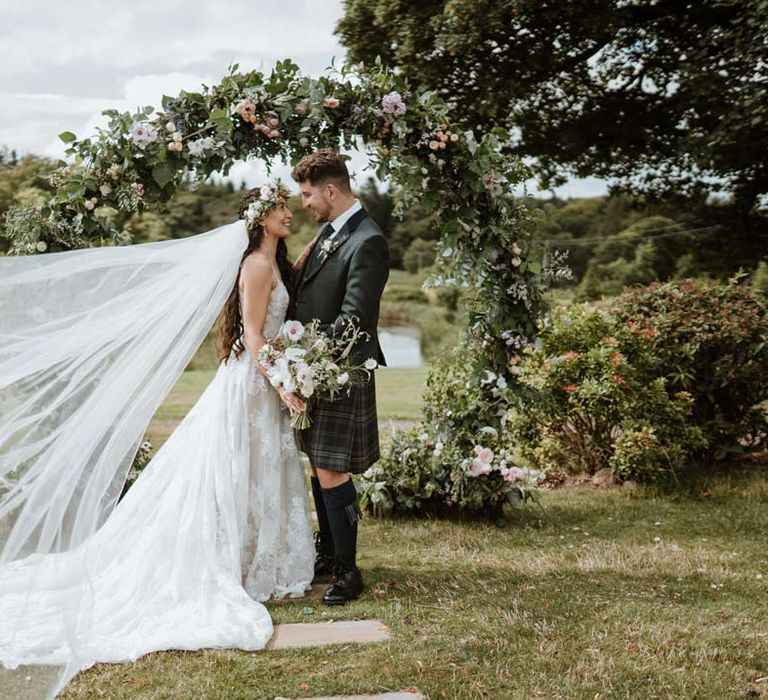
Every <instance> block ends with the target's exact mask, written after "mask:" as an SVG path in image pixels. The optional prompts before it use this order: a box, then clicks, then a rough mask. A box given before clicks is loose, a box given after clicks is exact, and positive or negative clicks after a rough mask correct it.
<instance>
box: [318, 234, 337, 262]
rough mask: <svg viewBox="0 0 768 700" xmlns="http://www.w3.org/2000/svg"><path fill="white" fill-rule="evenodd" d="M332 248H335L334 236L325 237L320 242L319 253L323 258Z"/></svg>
mask: <svg viewBox="0 0 768 700" xmlns="http://www.w3.org/2000/svg"><path fill="white" fill-rule="evenodd" d="M334 250H336V238H326V239H325V240H324V241H323V242H322V243H321V244H320V255H321V257H323V258H327V257H328V256H329V255H330V254H331V253H332V252H333V251H334Z"/></svg>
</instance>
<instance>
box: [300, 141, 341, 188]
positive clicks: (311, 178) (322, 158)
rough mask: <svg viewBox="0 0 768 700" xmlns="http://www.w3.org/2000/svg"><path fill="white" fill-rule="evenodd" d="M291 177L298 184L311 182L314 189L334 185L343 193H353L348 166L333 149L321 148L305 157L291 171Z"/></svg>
mask: <svg viewBox="0 0 768 700" xmlns="http://www.w3.org/2000/svg"><path fill="white" fill-rule="evenodd" d="M291 177H292V178H293V179H294V180H296V182H309V184H310V185H312V187H316V186H318V185H320V186H324V185H327V184H329V183H333V184H334V185H336V187H338V188H339V189H340V190H341V191H342V192H351V191H352V187H351V185H350V184H349V171H348V170H347V164H346V163H345V162H344V159H343V158H342V157H341V156H340V155H339V154H338V153H337V152H336V151H334V150H333V149H332V148H321V149H320V150H319V151H315V152H314V153H310V154H309V155H308V156H304V157H303V158H302V159H301V160H300V161H299V162H298V163H297V164H296V166H295V167H294V169H293V170H292V171H291Z"/></svg>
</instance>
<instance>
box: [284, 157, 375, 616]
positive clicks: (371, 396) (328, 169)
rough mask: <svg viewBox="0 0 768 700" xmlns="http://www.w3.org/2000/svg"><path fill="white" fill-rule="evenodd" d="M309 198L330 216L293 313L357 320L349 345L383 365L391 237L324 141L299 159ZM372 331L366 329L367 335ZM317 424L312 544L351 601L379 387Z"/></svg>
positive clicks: (301, 275) (296, 174)
mask: <svg viewBox="0 0 768 700" xmlns="http://www.w3.org/2000/svg"><path fill="white" fill-rule="evenodd" d="M291 175H292V177H293V179H294V180H296V182H297V183H298V184H299V189H300V191H301V201H302V205H303V206H304V207H305V208H306V209H309V210H310V211H312V213H313V214H314V216H315V220H316V221H317V222H318V223H321V224H324V225H323V227H322V228H321V229H320V231H319V233H318V235H317V236H316V237H315V240H314V241H313V244H311V248H309V250H311V252H309V254H308V255H307V256H306V257H305V256H304V255H302V257H303V258H304V261H303V265H301V260H300V261H299V264H300V265H301V266H300V268H299V272H298V279H297V285H296V311H295V314H294V317H295V318H296V319H297V320H298V321H301V322H302V323H309V322H310V321H312V320H313V319H319V320H320V322H321V324H323V325H322V326H321V327H322V328H323V330H325V331H327V332H330V333H333V334H339V333H341V332H342V331H343V330H344V327H345V326H346V324H347V323H349V322H350V320H351V319H354V322H355V323H356V324H357V325H358V326H359V327H360V329H361V330H363V331H365V332H366V333H367V334H368V338H367V339H363V340H361V341H360V342H359V343H358V344H357V345H356V347H355V348H354V349H353V351H352V353H351V358H352V360H353V361H355V362H357V363H360V364H362V363H363V362H365V360H367V359H368V358H370V357H372V358H374V359H375V360H376V361H377V362H378V363H379V364H380V365H384V364H385V362H384V356H383V355H382V353H381V347H380V346H379V338H378V335H377V332H376V328H377V324H378V320H379V302H380V300H381V293H382V291H383V290H384V285H385V284H386V282H387V277H388V276H389V248H388V246H387V241H386V239H385V238H384V235H383V234H382V232H381V229H380V228H379V227H378V226H377V225H376V222H375V221H373V220H372V219H371V218H370V217H369V216H368V214H367V213H366V211H365V210H364V209H363V208H362V206H361V205H360V202H359V201H358V200H357V199H355V197H354V195H353V194H352V189H351V187H350V183H349V172H348V171H347V166H346V165H345V163H344V161H343V160H342V158H341V156H339V154H338V153H336V152H335V151H333V150H331V149H323V150H320V151H317V152H315V153H312V154H311V155H308V156H305V157H304V158H302V159H301V160H300V161H299V163H298V164H297V165H296V167H295V168H294V169H293V172H292V173H291ZM364 338H365V337H364ZM309 415H310V418H311V420H312V424H311V425H310V427H309V428H307V429H306V430H301V431H298V439H299V445H300V446H301V449H302V450H303V451H304V452H305V453H306V454H307V456H308V457H309V461H310V464H311V466H312V495H313V496H314V500H315V510H316V511H317V519H318V525H319V529H320V532H319V533H318V534H317V538H316V540H315V546H316V549H317V558H316V560H315V580H319V579H321V578H322V577H327V576H330V575H332V576H333V583H332V584H331V586H330V588H328V590H327V591H326V592H325V595H324V596H323V602H324V603H325V604H326V605H344V603H346V602H347V601H350V600H353V599H354V598H357V596H359V595H360V592H361V591H362V590H363V579H362V576H361V575H360V570H359V569H358V568H357V562H356V554H357V521H358V520H359V518H360V515H361V514H360V509H359V507H358V505H357V491H356V489H355V485H354V483H353V481H352V478H351V476H350V475H351V474H360V473H361V472H364V471H365V470H366V469H367V468H368V467H369V466H371V465H372V464H373V463H374V462H375V461H376V460H378V458H379V429H378V422H377V419H376V386H375V382H374V378H373V374H371V379H370V381H369V382H368V383H367V384H365V385H363V386H356V387H353V388H352V391H351V394H350V395H349V396H343V397H342V398H341V399H339V400H338V401H334V402H333V403H329V402H325V401H318V402H316V403H314V404H313V405H312V406H311V408H310V414H309Z"/></svg>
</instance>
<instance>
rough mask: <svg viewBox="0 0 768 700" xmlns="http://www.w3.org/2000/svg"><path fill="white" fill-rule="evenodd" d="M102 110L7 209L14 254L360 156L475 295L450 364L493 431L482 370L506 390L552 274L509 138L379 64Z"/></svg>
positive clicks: (225, 83) (499, 410)
mask: <svg viewBox="0 0 768 700" xmlns="http://www.w3.org/2000/svg"><path fill="white" fill-rule="evenodd" d="M104 114H105V115H106V116H107V117H108V118H109V121H108V124H107V126H105V127H104V128H101V129H98V130H97V133H96V134H95V135H94V136H91V137H88V138H83V139H78V138H77V137H76V136H75V135H74V134H72V133H70V132H64V133H63V134H61V135H60V138H61V139H62V140H63V141H65V142H66V143H68V144H69V146H68V150H67V153H68V155H69V157H70V160H69V162H65V161H61V162H60V163H59V167H58V169H57V170H56V171H55V172H54V174H53V176H52V185H53V193H52V195H51V197H50V199H49V201H48V202H47V203H46V204H45V205H44V206H42V207H27V208H19V207H17V208H15V209H13V210H11V211H10V212H9V214H8V215H7V217H6V225H5V235H6V236H7V237H8V238H9V239H10V240H11V242H12V249H11V252H12V253H15V254H28V253H34V252H43V251H57V250H66V249H71V248H77V247H83V246H90V245H104V244H109V243H117V244H119V243H121V242H124V239H123V235H122V233H121V227H122V224H123V223H124V222H125V221H126V219H127V218H128V217H129V216H130V215H131V214H132V213H133V212H136V211H141V210H145V209H151V208H153V207H158V206H159V205H161V204H162V203H163V202H166V201H168V200H169V199H171V198H172V197H173V196H174V194H175V192H176V190H177V188H178V186H179V184H180V183H181V182H182V181H183V180H184V179H185V178H190V177H191V178H193V179H198V180H201V179H205V178H207V177H209V176H210V175H212V174H214V173H224V174H226V173H227V172H228V171H229V169H230V167H231V166H232V165H233V164H234V163H236V162H237V161H240V160H245V159H260V160H263V161H265V162H266V163H269V162H270V161H272V160H274V159H276V158H277V159H281V160H283V161H284V162H295V161H296V160H298V159H299V158H300V157H302V156H303V155H305V154H307V153H310V152H312V151H314V150H316V149H317V148H320V147H326V146H331V147H340V146H343V147H347V148H350V147H356V148H362V149H364V150H365V152H366V153H367V155H368V156H369V159H370V162H371V164H372V166H373V167H375V170H376V173H377V175H378V177H379V178H380V179H382V180H385V181H388V182H390V183H392V185H393V186H394V190H395V192H396V196H397V208H396V213H402V212H404V211H406V210H407V209H408V208H409V207H411V206H413V205H415V204H417V203H418V204H419V205H420V206H421V208H422V209H423V210H425V211H426V212H427V213H428V214H430V215H432V216H433V218H434V221H435V225H436V226H437V227H438V228H439V233H440V235H439V239H438V243H437V251H436V253H437V263H438V270H439V273H438V275H436V277H435V278H434V279H433V280H432V284H434V285H449V286H451V285H452V286H464V287H471V288H473V289H475V290H476V293H475V295H474V296H475V305H474V309H473V313H472V315H471V323H472V325H471V328H470V329H469V332H468V335H467V341H466V342H467V343H469V344H473V343H474V344H476V342H477V339H478V338H479V339H481V342H482V343H484V345H481V346H480V348H479V350H478V349H477V348H474V349H473V350H472V352H471V353H469V355H467V356H471V357H472V358H473V361H472V362H471V363H467V362H466V360H465V359H462V358H461V357H459V358H458V359H457V363H458V366H460V371H459V370H457V371H459V373H463V374H467V373H469V374H470V375H471V378H466V379H462V381H463V382H465V383H466V385H467V386H470V384H471V386H473V387H474V388H475V389H476V390H477V391H478V392H479V394H480V395H482V396H485V398H486V399H487V402H486V404H487V406H486V407H485V408H484V410H483V411H482V421H484V422H486V423H487V422H489V421H490V422H493V421H496V423H499V425H498V426H497V428H498V429H497V433H498V434H501V431H502V427H503V426H501V424H500V421H503V416H504V410H503V408H504V407H503V406H501V405H500V401H501V399H500V398H499V397H500V396H501V395H500V394H499V393H498V392H499V391H500V389H499V387H500V386H501V385H502V382H501V381H499V382H496V383H494V384H492V385H491V384H490V383H489V382H485V383H483V382H482V381H481V379H482V377H483V376H485V375H484V374H483V372H486V371H490V372H491V373H492V374H493V376H494V377H499V378H502V379H504V378H505V379H504V381H503V384H504V387H505V389H504V391H505V392H506V391H513V392H514V388H515V387H516V386H517V383H516V379H515V375H514V373H512V372H510V367H513V365H510V364H509V363H510V352H511V351H510V350H509V347H508V343H507V341H505V340H504V339H505V338H509V337H512V336H514V337H526V338H527V337H532V336H533V335H534V334H535V332H536V322H537V319H538V315H539V311H540V308H541V301H542V293H543V291H544V288H545V283H546V279H547V277H551V276H553V275H556V274H559V265H558V261H557V260H556V259H552V258H551V257H550V258H548V257H547V256H546V254H545V253H546V251H545V250H544V248H543V247H542V246H540V245H539V244H537V242H536V240H535V237H534V235H533V234H534V230H535V226H536V222H535V221H534V219H533V217H532V215H531V211H530V208H529V207H527V206H526V204H525V202H524V201H523V200H522V199H520V198H518V197H515V196H514V195H513V189H514V188H515V187H516V186H517V185H519V184H520V183H522V182H523V181H524V180H525V179H526V178H527V177H528V174H529V173H528V171H527V169H526V168H525V166H524V165H523V164H522V163H521V162H520V161H519V160H518V159H516V158H512V157H509V156H508V155H504V153H503V151H504V150H505V149H504V146H505V145H508V142H509V135H508V134H507V132H506V131H504V130H503V129H493V130H492V131H491V132H489V133H486V134H483V135H476V134H475V133H473V132H472V131H471V130H466V129H460V128H458V127H456V126H455V124H456V123H458V122H459V121H460V120H458V119H454V118H453V117H452V114H451V112H450V110H449V108H448V106H447V105H446V103H445V102H444V101H443V100H442V99H441V98H440V97H439V96H438V95H437V94H436V93H435V92H432V91H428V90H424V89H420V90H414V89H412V88H411V86H410V85H409V83H408V81H407V80H406V79H405V78H404V77H403V76H402V75H398V74H396V73H395V72H393V71H391V70H390V69H387V68H385V67H383V66H381V65H376V66H374V67H373V68H372V69H370V70H362V69H355V68H351V67H342V68H340V69H339V70H335V69H333V70H332V72H329V73H328V74H326V75H324V76H321V77H320V78H316V79H313V78H309V77H306V76H303V75H301V74H300V73H299V70H298V67H297V66H296V65H295V64H294V63H292V62H291V61H281V62H279V63H277V64H276V65H275V67H274V69H273V70H272V71H271V72H270V73H269V75H266V74H264V73H261V72H258V71H250V72H247V73H241V72H238V66H236V65H235V66H232V67H231V69H230V71H229V73H228V75H226V77H224V79H223V80H222V81H221V82H220V83H219V84H218V85H214V86H211V87H207V86H203V89H202V90H201V91H200V92H187V91H183V92H181V93H180V94H178V95H177V96H175V97H164V98H163V101H162V106H161V109H160V110H155V109H153V108H152V107H145V108H143V109H140V110H138V111H137V112H135V113H132V114H131V113H120V112H116V111H107V112H105V113H104ZM506 150H507V151H508V150H509V149H506ZM504 334H506V335H504ZM489 339H490V340H489ZM518 349H519V348H513V349H512V350H513V351H514V352H517V350H518ZM462 376H463V375H462ZM433 384H434V386H442V379H440V378H436V379H435V380H434V382H433ZM494 392H496V393H494ZM434 393H435V390H434V387H433V395H434ZM503 400H504V401H505V402H507V401H508V398H506V393H505V394H504V396H503ZM451 401H454V399H453V398H451V400H450V401H448V400H446V402H445V405H444V408H445V410H448V413H449V415H450V410H449V409H448V408H447V406H448V405H449V404H450V403H451ZM438 403H440V401H438ZM469 410H470V413H471V412H472V411H473V410H474V409H472V408H471V407H470V409H469ZM428 420H429V421H430V423H431V424H434V425H437V424H438V423H439V424H440V425H441V426H442V427H441V428H440V430H441V431H442V432H441V436H443V439H451V440H454V442H456V441H459V442H463V443H466V444H467V445H472V444H474V443H473V440H474V437H473V435H474V433H473V430H474V428H471V427H468V424H467V423H466V421H464V422H459V423H452V422H451V421H448V422H446V421H440V420H438V419H437V417H436V416H431V417H429V418H428ZM478 420H480V418H478ZM451 425H453V428H450V429H449V428H446V427H445V426H451ZM446 430H449V433H450V430H453V432H454V434H453V435H451V434H448V436H447V437H445V435H446ZM495 430H496V429H495ZM457 444H458V443H457ZM497 471H498V470H497Z"/></svg>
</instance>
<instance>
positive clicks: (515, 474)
mask: <svg viewBox="0 0 768 700" xmlns="http://www.w3.org/2000/svg"><path fill="white" fill-rule="evenodd" d="M500 473H501V476H502V478H503V479H504V481H510V482H511V481H524V480H525V476H526V475H525V472H524V471H523V470H522V469H520V467H510V468H509V469H507V468H506V467H503V468H502V469H501V470H500Z"/></svg>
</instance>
